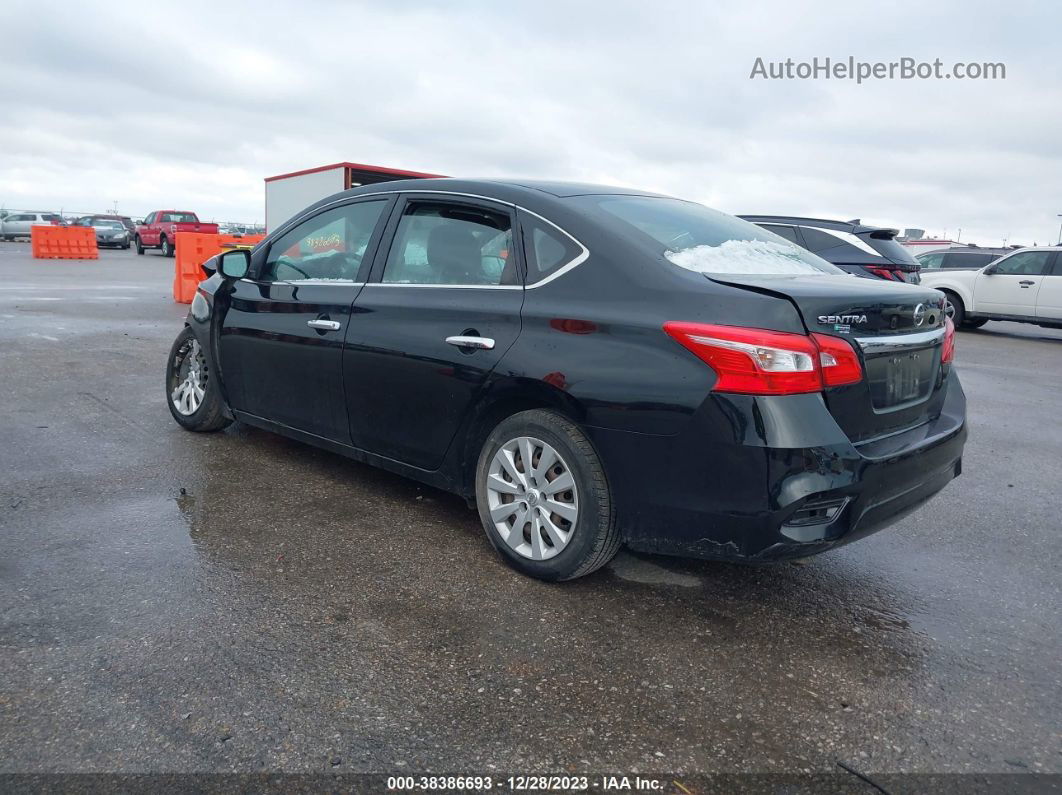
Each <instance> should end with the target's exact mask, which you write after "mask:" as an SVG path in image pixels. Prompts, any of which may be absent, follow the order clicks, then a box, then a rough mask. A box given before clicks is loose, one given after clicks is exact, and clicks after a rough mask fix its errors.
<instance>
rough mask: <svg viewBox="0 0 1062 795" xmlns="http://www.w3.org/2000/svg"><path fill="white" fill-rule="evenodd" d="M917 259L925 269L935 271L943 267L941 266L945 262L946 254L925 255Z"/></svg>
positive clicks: (941, 252)
mask: <svg viewBox="0 0 1062 795" xmlns="http://www.w3.org/2000/svg"><path fill="white" fill-rule="evenodd" d="M916 259H917V260H918V264H919V265H921V266H922V267H923V268H929V269H933V270H935V269H936V268H939V267H941V264H942V263H943V262H944V252H943V251H938V252H934V253H932V254H923V255H922V256H920V257H916Z"/></svg>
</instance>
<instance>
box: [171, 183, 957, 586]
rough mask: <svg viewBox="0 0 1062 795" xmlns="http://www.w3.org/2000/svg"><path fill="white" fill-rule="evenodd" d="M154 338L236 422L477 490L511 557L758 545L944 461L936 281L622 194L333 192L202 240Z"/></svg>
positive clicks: (943, 471) (917, 480)
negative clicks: (818, 252)
mask: <svg viewBox="0 0 1062 795" xmlns="http://www.w3.org/2000/svg"><path fill="white" fill-rule="evenodd" d="M211 265H212V266H213V267H214V268H216V271H217V272H216V273H215V274H214V275H213V276H212V277H211V278H209V279H207V280H206V281H205V282H203V283H202V284H201V285H200V286H199V291H198V294H197V295H196V297H195V300H194V301H193V303H192V307H191V311H190V314H189V316H188V320H187V327H186V328H185V329H184V330H183V331H182V332H181V333H180V334H179V335H178V337H177V340H176V341H175V342H174V344H173V348H172V350H171V352H170V357H169V362H168V367H167V373H166V400H167V402H168V404H169V407H170V411H171V412H172V413H173V416H174V418H175V419H176V420H177V422H178V423H180V424H181V425H182V426H184V427H185V428H188V429H189V430H194V431H215V430H219V429H221V428H224V427H225V426H226V425H228V424H229V423H230V422H231V421H232V420H233V419H237V420H240V421H242V422H245V423H248V424H250V425H254V426H258V427H260V428H265V429H267V430H270V431H275V432H277V433H280V434H283V435H285V436H289V437H291V438H294V439H298V440H301V441H304V442H308V443H309V444H313V445H317V446H319V447H323V448H326V449H328V450H332V451H334V452H337V453H340V454H343V455H346V456H349V457H351V458H354V459H357V460H359V461H366V462H369V463H372V464H375V465H377V466H380V467H383V468H385V469H388V470H391V471H394V472H398V473H401V474H403V475H407V476H409V477H412V478H416V479H417V480H420V481H423V482H425V483H429V484H431V485H434V486H438V487H441V488H443V489H448V490H450V491H453V492H456V493H458V494H460V495H463V496H465V497H466V498H469V499H474V500H475V503H476V505H477V506H478V509H479V515H480V518H481V519H482V521H483V526H484V528H485V530H486V533H487V537H488V538H489V539H490V541H491V543H492V544H493V545H494V546H495V547H496V548H497V550H498V551H499V552H500V554H501V555H502V556H503V557H504V558H505V560H506V561H508V562H509V563H510V564H511V565H512V566H514V567H515V568H517V569H518V570H520V571H522V572H524V573H526V574H529V575H531V576H534V577H540V578H542V579H546V580H565V579H571V578H574V577H579V576H581V575H584V574H587V573H589V572H592V571H594V570H595V569H597V568H598V567H600V566H602V565H604V564H605V563H606V562H607V561H608V560H609V559H610V558H611V557H612V556H613V555H614V554H615V553H616V551H617V550H618V549H619V547H620V546H621V545H627V546H629V547H631V548H633V549H638V550H645V551H651V552H661V553H669V554H677V555H685V556H692V557H703V558H716V559H724V560H738V561H747V562H766V561H776V560H783V559H786V558H794V557H803V556H806V555H810V554H814V553H817V552H822V551H824V550H827V549H830V548H831V547H834V546H837V545H839V544H843V543H847V542H849V541H853V540H855V539H858V538H861V537H863V536H866V535H868V534H870V533H872V532H874V531H876V530H879V529H881V528H882V527H884V526H886V525H888V524H890V523H892V522H895V521H896V520H897V519H898V518H899V517H901V516H902V515H904V514H905V513H906V512H908V511H910V510H912V509H913V508H915V507H917V506H918V505H920V504H921V503H923V502H924V501H925V500H927V499H928V498H930V497H931V496H933V495H934V494H936V493H937V492H938V491H939V490H940V489H941V488H943V487H944V486H945V485H946V484H947V483H948V482H949V481H950V480H951V479H952V478H954V477H955V476H957V475H958V474H959V472H960V470H961V468H962V451H963V444H964V442H965V439H966V426H965V412H966V403H965V397H964V395H963V392H962V387H961V386H960V385H959V379H958V377H957V376H956V373H955V371H954V369H953V367H952V356H953V352H954V341H953V338H954V329H953V328H952V325H951V321H950V320H948V319H947V317H946V316H945V313H944V307H943V296H942V295H941V294H940V293H939V292H936V291H935V290H932V289H925V288H921V287H917V286H914V285H907V284H900V283H889V282H885V281H877V280H870V279H860V278H857V277H854V276H851V275H849V274H846V273H844V272H843V271H841V270H839V269H837V268H836V267H834V266H832V265H830V264H829V263H827V262H825V261H824V260H821V259H819V258H818V257H816V256H815V255H814V254H811V253H810V252H808V251H805V250H803V249H801V248H798V247H796V246H794V245H793V244H792V243H790V242H788V241H787V240H785V239H783V238H781V237H778V236H776V235H774V234H772V233H770V232H767V231H766V230H763V229H761V228H759V227H757V226H754V225H753V224H751V223H747V222H745V221H741V220H739V219H737V218H734V217H732V216H728V215H724V214H722V213H719V212H715V211H713V210H709V209H707V208H706V207H703V206H702V205H699V204H695V203H692V202H688V201H682V200H679V199H674V198H668V197H664V196H657V195H651V194H647V193H644V192H640V191H634V190H622V189H617V188H609V187H600V186H596V185H576V184H560V183H556V184H554V183H535V182H520V183H517V182H501V181H483V180H475V181H472V180H457V179H424V180H409V181H396V182H388V183H385V184H378V185H371V186H365V187H362V188H356V189H354V190H348V191H345V192H343V193H339V194H336V195H335V196H331V197H329V198H327V199H325V200H323V201H320V202H318V203H317V204H315V205H313V206H312V207H310V208H308V209H307V210H305V211H303V212H302V213H300V214H299V215H297V216H296V217H295V218H293V219H292V220H290V221H288V222H287V223H285V224H284V225H283V226H281V227H280V228H278V229H276V230H274V231H273V232H272V233H271V234H270V235H269V236H268V237H267V238H266V239H265V240H263V241H262V242H261V243H260V244H258V245H257V246H256V247H255V248H254V250H253V251H244V250H235V251H229V252H226V253H224V254H222V255H221V256H220V257H219V258H218V259H217V260H214V261H213V262H212V263H211Z"/></svg>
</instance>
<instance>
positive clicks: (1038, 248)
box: [1007, 246, 1062, 257]
mask: <svg viewBox="0 0 1062 795" xmlns="http://www.w3.org/2000/svg"><path fill="white" fill-rule="evenodd" d="M1023 251H1062V246H1024V247H1023V248H1016V249H1014V250H1013V251H1008V252H1007V256H1008V257H1009V256H1010V255H1011V254H1020V253H1021V252H1023Z"/></svg>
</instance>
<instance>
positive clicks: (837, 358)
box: [811, 334, 863, 386]
mask: <svg viewBox="0 0 1062 795" xmlns="http://www.w3.org/2000/svg"><path fill="white" fill-rule="evenodd" d="M811 338H812V339H813V340H814V341H815V344H816V345H818V346H819V366H820V367H821V368H822V383H823V385H824V386H844V385H845V384H858V383H859V382H860V381H862V380H863V365H862V364H861V363H860V361H859V354H858V353H856V350H855V348H853V347H852V344H851V343H850V342H848V341H847V340H843V339H841V338H840V337H831V336H830V335H829V334H812V335H811Z"/></svg>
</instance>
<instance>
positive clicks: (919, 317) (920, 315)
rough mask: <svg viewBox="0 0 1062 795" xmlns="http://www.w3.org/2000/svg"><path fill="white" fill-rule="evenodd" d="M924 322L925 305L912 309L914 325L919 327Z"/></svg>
mask: <svg viewBox="0 0 1062 795" xmlns="http://www.w3.org/2000/svg"><path fill="white" fill-rule="evenodd" d="M925 322H926V305H925V304H919V305H918V306H916V307H915V308H914V324H915V325H916V326H921V325H922V324H923V323H925Z"/></svg>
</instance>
